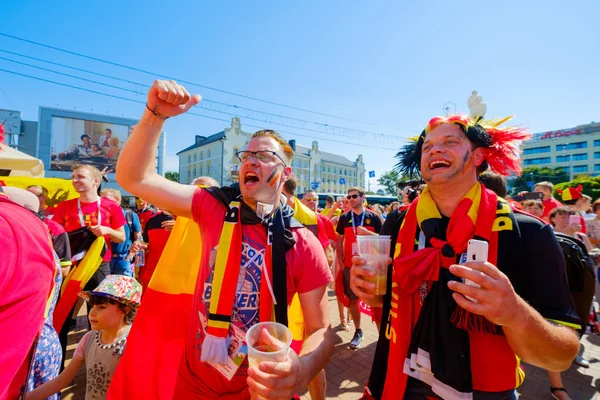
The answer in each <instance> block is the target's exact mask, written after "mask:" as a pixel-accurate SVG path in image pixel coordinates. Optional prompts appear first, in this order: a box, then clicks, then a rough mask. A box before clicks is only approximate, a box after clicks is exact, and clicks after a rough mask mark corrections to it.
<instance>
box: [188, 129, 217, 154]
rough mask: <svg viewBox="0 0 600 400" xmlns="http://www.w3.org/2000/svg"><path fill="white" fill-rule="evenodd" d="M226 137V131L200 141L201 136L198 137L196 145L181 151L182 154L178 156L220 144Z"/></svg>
mask: <svg viewBox="0 0 600 400" xmlns="http://www.w3.org/2000/svg"><path fill="white" fill-rule="evenodd" d="M224 137H225V131H221V132H219V133H215V134H214V135H210V136H209V137H207V138H204V139H200V138H201V136H199V135H196V143H194V144H193V145H191V146H189V147H186V148H185V149H183V150H181V151H180V152H178V153H177V155H180V154H181V153H184V152H186V151H190V150H194V149H197V148H198V147H202V146H206V145H207V144H211V143H214V142H218V141H219V140H221V139H223V138H224Z"/></svg>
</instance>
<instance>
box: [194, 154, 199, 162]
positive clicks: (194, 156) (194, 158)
mask: <svg viewBox="0 0 600 400" xmlns="http://www.w3.org/2000/svg"><path fill="white" fill-rule="evenodd" d="M196 161H198V160H196V153H194V162H196Z"/></svg>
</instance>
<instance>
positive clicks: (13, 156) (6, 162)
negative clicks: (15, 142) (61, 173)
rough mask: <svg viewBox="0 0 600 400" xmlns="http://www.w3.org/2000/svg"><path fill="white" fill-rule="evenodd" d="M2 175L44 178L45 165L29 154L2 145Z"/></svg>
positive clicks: (0, 155) (0, 168) (0, 164)
mask: <svg viewBox="0 0 600 400" xmlns="http://www.w3.org/2000/svg"><path fill="white" fill-rule="evenodd" d="M2 170H4V171H2ZM1 172H4V173H1ZM0 175H3V176H7V175H8V176H33V177H43V176H44V163H42V161H41V160H38V159H37V158H35V157H31V156H30V155H29V154H25V153H23V152H21V151H19V150H16V149H13V148H12V147H10V146H7V145H5V144H3V143H0Z"/></svg>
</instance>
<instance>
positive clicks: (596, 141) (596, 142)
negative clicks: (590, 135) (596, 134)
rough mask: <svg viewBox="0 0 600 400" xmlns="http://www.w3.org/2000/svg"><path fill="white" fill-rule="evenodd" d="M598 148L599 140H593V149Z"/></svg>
mask: <svg viewBox="0 0 600 400" xmlns="http://www.w3.org/2000/svg"><path fill="white" fill-rule="evenodd" d="M598 146H600V139H597V140H594V147H598Z"/></svg>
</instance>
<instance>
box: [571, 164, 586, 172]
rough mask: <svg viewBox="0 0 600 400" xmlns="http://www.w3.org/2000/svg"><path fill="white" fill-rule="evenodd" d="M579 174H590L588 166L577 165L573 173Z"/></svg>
mask: <svg viewBox="0 0 600 400" xmlns="http://www.w3.org/2000/svg"><path fill="white" fill-rule="evenodd" d="M578 172H588V166H587V165H576V166H574V167H573V173H578Z"/></svg>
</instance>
